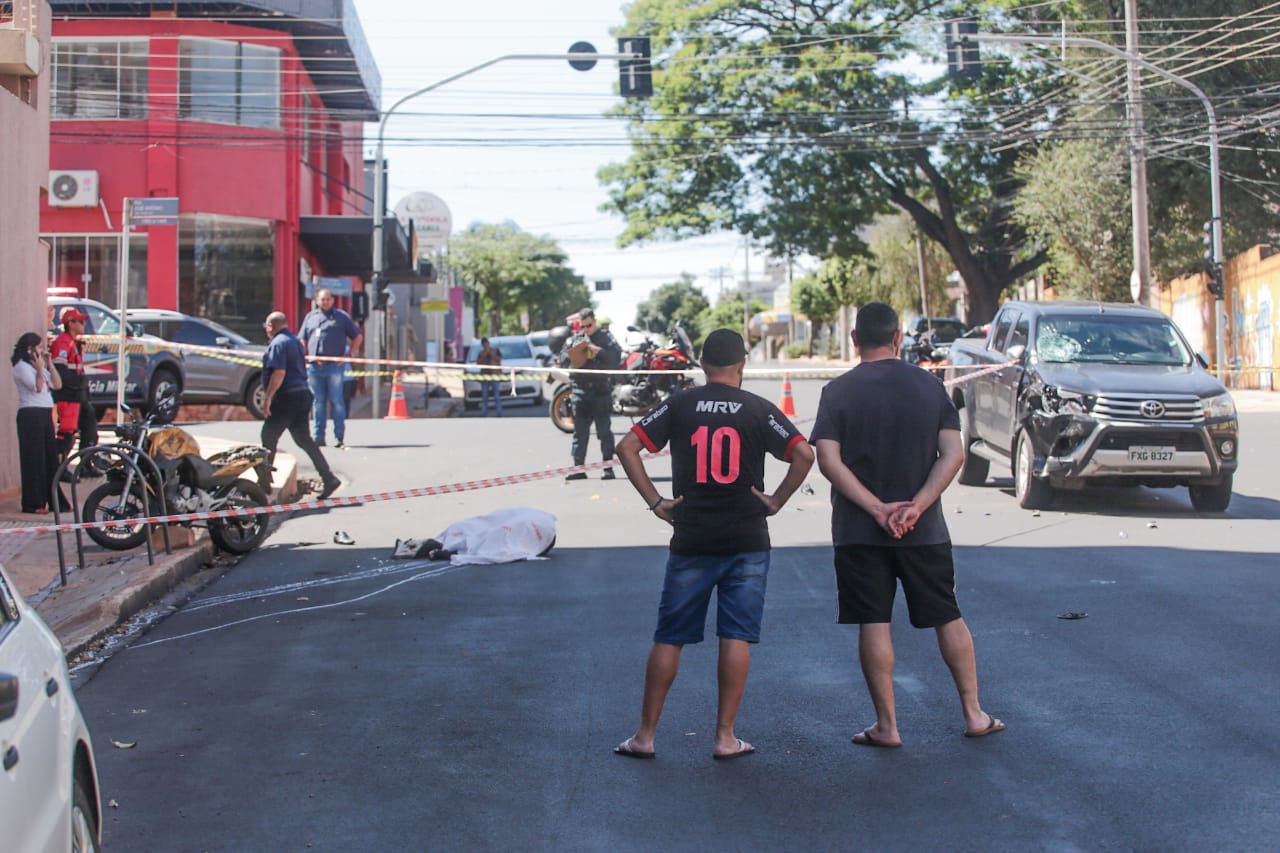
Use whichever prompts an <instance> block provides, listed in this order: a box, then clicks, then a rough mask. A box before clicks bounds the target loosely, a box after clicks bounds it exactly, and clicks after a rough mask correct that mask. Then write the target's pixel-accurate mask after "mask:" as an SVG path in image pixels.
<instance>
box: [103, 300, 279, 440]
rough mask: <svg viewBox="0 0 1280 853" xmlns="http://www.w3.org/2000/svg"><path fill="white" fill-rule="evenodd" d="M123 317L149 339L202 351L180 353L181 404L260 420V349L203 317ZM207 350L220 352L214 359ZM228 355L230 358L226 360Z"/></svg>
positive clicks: (162, 313)
mask: <svg viewBox="0 0 1280 853" xmlns="http://www.w3.org/2000/svg"><path fill="white" fill-rule="evenodd" d="M127 313H128V317H129V325H130V326H139V327H141V328H142V329H143V331H145V332H146V333H147V334H149V335H155V336H156V337H158V338H163V339H164V340H166V341H172V342H173V343H175V344H189V345H191V346H196V347H201V348H203V349H183V350H182V357H183V364H184V365H185V366H186V372H187V381H186V385H185V386H184V387H183V389H182V402H183V403H225V404H230V405H233V406H244V407H245V408H246V409H248V410H249V412H250V413H251V414H252V415H253V416H254V417H255V418H259V419H260V418H262V417H263V413H262V401H263V397H264V394H263V389H262V354H263V353H264V352H265V351H266V349H267V348H266V347H265V346H263V345H262V344H254V343H250V342H249V339H248V338H246V337H245V336H244V335H241V334H239V333H238V332H233V331H231V330H230V329H228V328H227V327H225V326H222V325H219V324H218V323H215V322H214V321H213V320H209V319H206V318H204V317H192V316H191V315H190V314H183V313H181V312H178V311H167V310H164V309H161V308H130V309H129V310H128V312H127ZM213 350H224V351H225V352H224V354H219V353H217V352H213ZM232 350H235V351H236V353H235V354H232V352H231V351H232ZM247 353H248V354H247Z"/></svg>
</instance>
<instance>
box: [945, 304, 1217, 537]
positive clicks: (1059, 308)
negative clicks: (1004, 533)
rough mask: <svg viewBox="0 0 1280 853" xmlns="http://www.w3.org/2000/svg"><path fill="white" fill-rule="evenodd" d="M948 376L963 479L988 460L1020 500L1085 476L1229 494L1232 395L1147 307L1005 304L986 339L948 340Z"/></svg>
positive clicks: (1035, 503)
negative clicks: (1009, 478) (1007, 477)
mask: <svg viewBox="0 0 1280 853" xmlns="http://www.w3.org/2000/svg"><path fill="white" fill-rule="evenodd" d="M947 379H948V380H951V382H950V384H949V387H950V389H951V394H952V399H953V400H954V402H955V404H956V407H957V408H958V409H959V410H960V429H961V435H962V440H963V442H964V446H965V463H964V467H963V468H961V470H960V476H959V480H960V482H961V483H963V484H966V485H981V484H982V483H984V482H986V479H987V474H988V470H989V468H990V465H991V463H992V462H995V463H996V464H998V465H1007V466H1008V467H1009V469H1010V471H1011V472H1012V473H1013V479H1014V487H1015V493H1016V494H1017V498H1018V504H1019V505H1020V506H1022V507H1025V508H1027V509H1041V508H1047V507H1049V506H1050V505H1051V504H1052V502H1053V497H1054V493H1055V491H1057V490H1059V489H1067V488H1078V487H1081V486H1083V485H1086V484H1099V485H1103V484H1106V485H1144V486H1153V487H1173V486H1186V487H1187V488H1188V489H1189V491H1190V494H1191V504H1192V506H1193V507H1194V508H1195V509H1196V510H1199V511H1201V512H1223V511H1225V510H1226V508H1227V505H1228V504H1230V502H1231V483H1232V478H1233V477H1234V475H1235V470H1236V462H1237V459H1238V458H1239V454H1240V444H1239V424H1238V421H1237V418H1236V407H1235V402H1234V401H1233V400H1232V399H1231V395H1230V394H1228V393H1227V390H1226V389H1225V388H1224V387H1223V386H1222V384H1221V383H1220V382H1218V380H1217V379H1215V378H1214V377H1213V376H1212V375H1211V374H1210V373H1209V372H1208V371H1207V370H1206V363H1205V360H1204V358H1203V356H1200V355H1198V354H1196V353H1193V352H1192V351H1191V347H1190V346H1189V345H1188V344H1187V342H1186V339H1185V338H1183V336H1182V333H1181V332H1179V331H1178V328H1177V327H1176V326H1175V325H1174V324H1173V323H1172V322H1171V321H1170V320H1169V318H1168V317H1166V316H1165V315H1164V314H1162V313H1160V312H1159V311H1156V310H1154V309H1151V308H1146V307H1143V306H1139V305H1129V304H1107V303H1098V302H1006V303H1005V304H1004V305H1003V306H1001V308H1000V311H999V313H997V314H996V317H995V319H994V320H993V321H992V323H991V330H990V332H989V333H988V334H987V337H986V338H985V339H981V338H977V339H960V340H957V341H956V342H955V343H953V344H952V345H951V353H950V364H949V365H948V367H947Z"/></svg>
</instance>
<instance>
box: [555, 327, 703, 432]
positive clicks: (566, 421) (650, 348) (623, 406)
mask: <svg viewBox="0 0 1280 853" xmlns="http://www.w3.org/2000/svg"><path fill="white" fill-rule="evenodd" d="M557 338H558V342H559V343H560V345H561V346H560V347H556V346H552V349H553V350H554V351H555V352H557V353H559V352H560V351H561V347H563V346H564V343H565V342H566V340H565V336H564V335H559V336H556V335H553V336H552V343H553V344H554V343H556V342H557ZM567 343H568V344H569V345H572V340H569V341H567ZM696 367H697V365H696V364H695V363H694V360H693V342H692V341H690V340H689V334H688V332H686V331H685V330H684V327H683V326H681V325H680V324H679V323H676V325H675V327H674V328H673V329H672V330H671V341H670V342H669V343H668V345H667V346H665V347H659V346H658V345H657V343H655V342H654V341H652V340H649V339H647V338H646V339H645V341H644V342H642V343H641V344H639V345H638V346H636V347H635V348H634V349H632V350H630V351H629V352H626V353H624V354H623V360H622V369H623V370H626V371H632V372H634V375H627V374H620V373H615V374H613V375H611V376H610V377H609V379H610V385H611V392H612V394H611V396H612V398H613V413H614V414H615V415H627V416H628V417H631V418H638V417H640V416H642V415H646V414H648V413H649V412H650V411H652V410H653V409H654V408H655V407H656V406H657V405H658V404H659V403H661V402H662V401H663V400H665V399H667V397H669V396H671V394H672V393H673V392H675V391H680V390H683V389H685V388H692V387H693V386H694V385H695V384H696V383H695V382H694V379H693V377H692V376H689V375H688V374H685V373H680V372H677V371H684V370H692V369H694V368H696ZM665 371H672V372H671V373H668V374H665V375H664V372H665ZM547 382H548V383H550V384H552V385H554V386H555V390H554V391H553V392H552V393H551V406H550V409H551V422H552V423H554V424H555V425H556V427H557V428H558V429H560V431H561V432H573V399H572V398H573V386H572V384H571V383H570V381H569V373H568V371H566V370H562V369H553V370H552V371H551V372H550V373H549V374H548V376H547Z"/></svg>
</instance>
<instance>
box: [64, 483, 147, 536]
mask: <svg viewBox="0 0 1280 853" xmlns="http://www.w3.org/2000/svg"><path fill="white" fill-rule="evenodd" d="M80 515H81V518H82V519H83V520H84V521H118V522H121V523H120V524H113V525H111V526H109V527H90V528H88V529H87V530H86V531H85V532H86V533H88V534H89V538H90V539H92V540H93V541H94V542H97V543H98V544H99V545H101V546H102V547H103V548H109V549H110V550H112V551H128V550H129V549H131V548H137V547H138V546H139V545H141V544H143V543H144V542H146V541H147V525H146V524H145V523H143V522H140V521H131V519H138V518H146V515H147V513H146V504H145V503H144V501H143V499H142V491H141V488H140V487H139V486H135V487H134V488H132V489H130V490H129V494H128V495H125V494H124V483H123V482H121V481H118V480H108V481H107V482H105V483H103V484H102V485H100V486H98V487H97V488H96V489H94V490H93V491H92V492H90V493H89V497H87V498H85V500H84V510H83V511H82V512H81V513H80Z"/></svg>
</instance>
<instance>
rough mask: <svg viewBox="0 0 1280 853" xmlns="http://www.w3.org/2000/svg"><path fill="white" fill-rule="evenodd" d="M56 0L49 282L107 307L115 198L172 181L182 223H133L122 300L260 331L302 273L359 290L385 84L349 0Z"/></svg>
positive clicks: (289, 303) (113, 299) (290, 297)
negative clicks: (367, 159) (368, 147)
mask: <svg viewBox="0 0 1280 853" xmlns="http://www.w3.org/2000/svg"><path fill="white" fill-rule="evenodd" d="M52 5H53V8H54V23H53V52H52V57H51V58H52V63H51V64H52V70H53V74H52V92H51V106H50V119H51V126H50V152H49V169H50V186H49V195H48V197H47V199H46V201H45V203H44V204H43V205H42V207H41V218H40V225H41V228H40V230H41V235H42V239H44V240H45V241H46V242H47V243H48V244H49V247H50V252H49V254H50V264H49V282H48V283H49V285H50V286H59V287H74V288H76V289H77V290H78V292H80V293H82V294H84V295H86V296H89V297H90V298H94V299H98V300H99V301H101V302H104V303H106V304H108V305H111V306H117V305H118V303H119V298H118V289H119V284H120V265H121V258H122V255H123V253H122V251H121V248H122V233H121V229H122V224H123V212H124V200H125V199H126V198H129V199H140V198H168V197H176V198H177V199H178V207H179V224H178V225H177V226H163V225H162V226H151V227H146V228H139V229H137V230H135V231H134V232H133V234H132V236H131V238H130V242H129V252H128V256H129V275H128V295H127V299H128V304H129V305H130V306H135V307H136V306H142V305H147V306H150V307H153V308H171V309H176V310H179V311H183V312H185V313H188V314H193V315H196V316H202V317H210V318H212V319H216V320H218V321H219V322H221V323H223V324H224V325H227V326H229V327H231V328H233V329H236V330H237V331H240V332H241V333H244V334H246V335H248V336H250V337H252V338H254V339H257V338H260V337H261V331H260V329H261V324H262V320H263V318H264V317H265V316H266V314H267V313H268V312H270V311H272V310H281V311H284V312H285V313H286V314H287V315H288V316H289V318H290V322H291V323H292V324H295V325H296V322H297V320H298V319H299V316H300V313H301V312H302V311H303V309H304V308H305V305H306V299H307V296H308V292H307V284H308V283H309V282H311V281H312V280H313V277H331V276H345V277H347V279H346V280H347V281H349V282H353V288H352V289H353V290H354V291H355V292H359V291H360V290H362V284H363V281H364V280H366V279H367V278H368V276H369V271H370V267H371V262H370V261H371V258H370V256H371V247H370V242H369V241H370V234H371V231H370V230H369V212H370V210H371V207H372V202H371V200H370V199H369V198H368V195H369V193H368V192H367V191H366V178H365V165H364V158H363V154H362V148H363V124H364V122H366V121H369V120H376V119H377V117H378V109H379V107H378V101H379V96H380V83H379V80H378V75H377V71H376V68H375V67H374V65H373V62H372V59H371V58H370V56H369V52H368V49H367V46H366V45H365V43H364V39H363V35H362V34H361V32H360V29H359V23H358V20H356V18H355V12H354V8H353V7H352V5H351V4H350V2H342V0H314V2H313V1H312V0H302V2H301V4H300V3H299V2H297V0H293V2H289V3H287V4H276V3H252V4H240V5H235V6H230V5H228V4H226V3H217V4H214V3H202V2H179V3H177V4H174V3H171V2H170V3H165V4H163V6H162V5H161V4H155V5H154V7H153V5H152V4H149V3H121V4H114V5H106V6H104V5H103V4H100V3H93V4H85V3H78V2H70V3H68V2H54V3H53V4H52ZM274 5H282V9H280V10H277V9H273V8H271V7H272V6H274ZM284 5H287V7H288V10H289V13H288V14H284V15H282V11H283V6H284ZM299 13H305V14H306V16H305V17H289V14H293V15H298V14H299ZM391 222H392V223H394V222H395V220H394V219H392V220H391ZM390 242H391V243H392V244H393V247H392V248H393V251H392V252H391V257H398V254H399V253H398V252H396V251H395V249H396V248H398V244H401V243H403V244H405V246H406V247H407V238H406V237H405V236H404V235H403V234H393V235H392V240H391V241H390ZM406 262H407V258H406Z"/></svg>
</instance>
